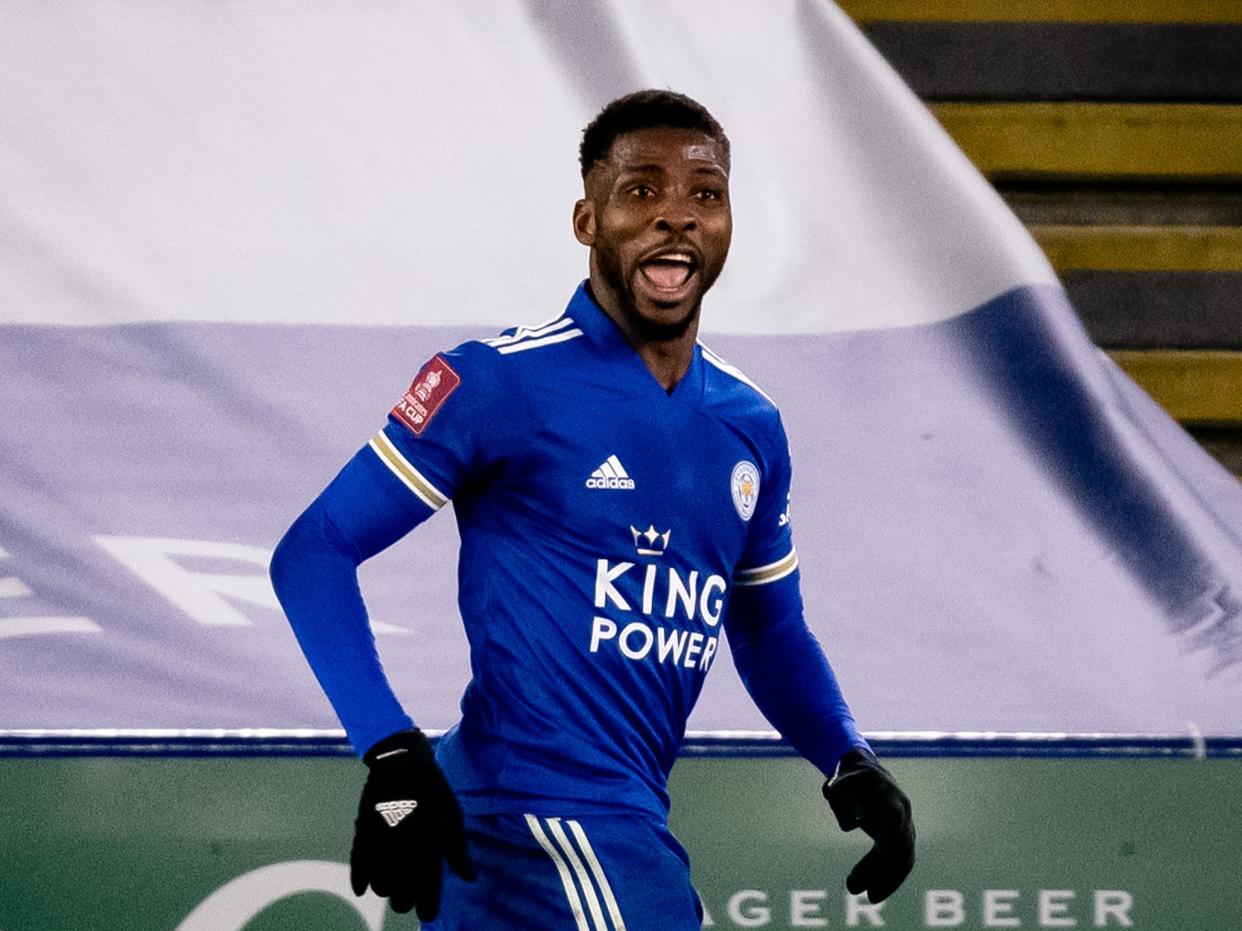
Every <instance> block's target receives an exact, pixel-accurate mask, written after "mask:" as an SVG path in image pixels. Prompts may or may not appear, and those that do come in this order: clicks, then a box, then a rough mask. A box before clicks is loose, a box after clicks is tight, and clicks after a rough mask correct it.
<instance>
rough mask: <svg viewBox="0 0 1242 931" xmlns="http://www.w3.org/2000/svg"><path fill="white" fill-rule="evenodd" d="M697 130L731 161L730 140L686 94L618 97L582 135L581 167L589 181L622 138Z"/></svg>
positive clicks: (657, 92) (645, 93)
mask: <svg viewBox="0 0 1242 931" xmlns="http://www.w3.org/2000/svg"><path fill="white" fill-rule="evenodd" d="M666 128H667V129H693V130H697V131H698V132H701V133H703V134H704V135H705V136H709V137H710V138H711V139H712V140H714V141H715V142H717V143H719V145H720V147H721V148H722V149H724V156H725V163H726V165H727V164H728V160H729V137H728V136H726V135H725V131H724V130H723V129H721V127H720V124H719V123H717V122H716V118H715V117H714V116H712V115H711V114H710V113H708V112H707V108H706V107H705V106H703V105H702V104H701V103H699V102H698V101H697V100H694V99H692V98H690V97H687V96H686V95H685V94H679V93H677V92H676V91H670V90H654V89H653V90H642V91H635V92H634V93H632V94H626V95H625V96H624V97H618V98H617V99H616V100H614V101H613V102H612V103H610V104H608V105H607V106H606V107H604V109H602V110H601V111H600V112H599V115H598V116H597V117H595V119H593V120H592V121H591V122H590V123H588V124H587V127H586V129H584V130H583V131H582V145H581V146H580V147H579V148H578V163H579V164H580V165H581V166H582V177H583V178H586V176H587V174H588V173H589V172H590V170H591V169H592V168H593V167H594V166H595V164H596V163H597V162H599V161H601V160H603V159H605V158H607V157H608V150H609V149H611V148H612V144H613V143H614V142H616V140H617V137H618V136H623V135H625V134H626V133H629V132H634V131H635V130H638V129H666Z"/></svg>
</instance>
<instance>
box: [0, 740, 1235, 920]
mask: <svg viewBox="0 0 1242 931" xmlns="http://www.w3.org/2000/svg"><path fill="white" fill-rule="evenodd" d="M890 768H891V769H892V770H893V772H894V773H895V775H896V776H897V777H898V779H899V780H900V782H901V783H902V785H903V786H904V787H905V788H906V790H907V792H908V793H909V795H910V797H911V799H912V801H913V803H914V809H915V816H916V823H917V826H918V832H919V848H918V857H919V858H918V863H917V865H916V866H915V869H914V873H913V874H912V875H911V877H910V878H909V880H908V881H907V883H906V885H905V886H904V887H903V888H902V889H901V890H900V891H899V892H898V893H897V894H896V895H894V896H893V897H892V898H891V899H890V900H889V901H887V902H885V903H883V905H882V906H878V907H877V906H871V905H869V903H867V902H866V900H865V899H863V900H859V899H855V898H853V897H851V896H849V895H847V894H846V892H845V888H844V877H845V875H846V873H847V872H848V871H849V868H850V866H851V865H852V863H853V862H854V861H855V860H856V859H857V858H858V857H859V856H861V855H862V853H863V852H864V851H865V849H866V845H867V841H866V839H865V838H864V837H862V836H861V835H858V834H853V835H843V834H841V833H840V832H839V831H838V830H837V828H836V826H835V823H834V822H833V821H832V818H831V814H830V812H829V810H828V808H827V805H826V804H825V803H824V802H823V800H822V798H821V797H820V794H819V782H820V780H819V777H818V775H817V774H816V772H815V771H814V770H813V769H812V768H811V767H810V766H809V765H808V764H806V763H805V762H802V761H801V760H798V759H796V758H792V757H788V756H694V757H688V758H684V759H682V760H681V761H679V762H678V764H677V766H676V767H675V769H674V772H673V777H672V781H671V791H672V797H673V814H672V824H673V828H674V830H675V831H676V833H677V834H678V835H679V836H680V838H681V839H682V841H683V842H684V843H685V845H686V847H687V848H688V849H689V850H690V853H691V856H692V858H693V862H694V877H695V883H696V886H697V888H698V889H699V892H700V895H701V896H702V899H703V902H704V904H705V906H706V908H707V912H708V921H707V922H706V923H705V927H714V928H720V929H732V928H768V929H785V928H849V927H859V928H868V927H886V928H910V929H914V928H962V929H975V928H1096V927H1111V928H1119V927H1130V928H1139V929H1149V931H1181V929H1196V931H1199V929H1219V931H1227V929H1238V928H1242V758H1239V757H1238V756H1236V755H1235V756H1224V757H1221V758H1208V759H1191V758H1182V757H1169V756H1165V757H1159V756H1156V757H1151V756H1137V757H1130V756H1124V755H1122V756H1116V755H1114V756H1110V757H1104V758H1101V757H1092V756H1087V757H1081V756H1080V757H1065V758H1062V757H1051V758H1050V757H1034V758H1031V757H1005V756H980V757H973V758H962V757H924V758H910V759H890ZM362 775H363V773H362V767H361V765H360V764H358V763H357V762H356V761H354V760H352V759H349V758H345V757H340V756H322V755H321V756H288V755H286V756H262V755H255V756H245V755H242V756H236V755H213V754H208V755H202V756H185V755H182V756H160V755H120V756H107V755H95V754H89V755H71V756H61V755H53V756H42V757H32V756H29V755H26V756H6V757H0V786H2V787H3V789H2V790H0V791H2V792H3V802H4V804H3V808H2V809H0V830H2V831H3V835H2V836H3V838H4V843H3V845H2V846H0V931H76V929H89V931H110V929H117V931H121V929H125V931H136V929H162V931H242V929H246V931H277V929H297V931H315V929H349V931H364V929H369V931H398V929H413V928H416V927H417V924H416V922H415V921H414V919H413V918H412V917H410V916H400V915H395V914H393V913H391V912H389V911H387V910H386V908H385V906H384V903H383V902H382V901H380V900H378V899H375V898H373V897H368V898H366V899H361V900H359V899H355V898H354V896H353V895H352V893H350V891H349V885H348V873H347V867H346V866H345V861H346V858H347V851H348V848H349V842H350V831H351V824H352V819H353V814H354V808H355V805H356V799H357V795H358V790H359V787H360V785H361V779H362ZM630 931H659V929H630Z"/></svg>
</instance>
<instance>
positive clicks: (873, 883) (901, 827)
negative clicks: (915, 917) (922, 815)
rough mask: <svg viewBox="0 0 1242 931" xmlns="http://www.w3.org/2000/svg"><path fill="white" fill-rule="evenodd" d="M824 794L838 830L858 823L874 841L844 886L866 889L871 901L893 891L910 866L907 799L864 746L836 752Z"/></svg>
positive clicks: (911, 844)
mask: <svg viewBox="0 0 1242 931" xmlns="http://www.w3.org/2000/svg"><path fill="white" fill-rule="evenodd" d="M824 798H826V799H828V804H829V805H830V806H831V807H832V813H833V814H834V815H836V816H837V824H839V825H841V830H843V831H852V830H854V828H862V829H863V831H864V832H866V833H867V834H868V835H870V837H871V839H872V840H874V841H875V843H874V844H873V845H872V847H871V849H870V850H869V851H868V852H867V854H866V855H865V856H864V857H863V858H862V859H861V860H859V861H858V863H857V864H856V865H855V866H854V869H852V870H850V875H849V877H848V878H847V879H846V880H845V888H846V889H848V890H849V891H850V893H851V894H853V895H859V894H861V893H863V892H866V893H867V898H868V899H870V900H871V901H872V902H873V903H875V902H883V901H884V900H885V899H887V898H888V897H889V896H890V895H892V894H893V893H894V892H896V891H897V887H898V886H900V885H901V884H902V882H903V881H904V880H905V878H906V877H907V876H909V875H910V870H911V869H912V868H913V867H914V822H913V821H912V820H911V818H910V800H909V799H908V798H906V793H904V792H902V791H901V789H900V788H899V787H898V786H897V783H896V782H895V781H894V780H893V777H892V776H891V775H889V772H888V770H886V769H885V768H884V767H883V766H881V765H880V764H879V762H878V761H877V760H876V758H875V756H874V754H872V753H871V751H869V750H863V749H860V748H858V749H854V750H850V751H848V752H847V753H846V754H845V756H843V757H841V762H840V763H839V764H838V765H837V772H836V775H834V776H833V777H832V778H831V779H830V780H828V781H827V782H825V783H824Z"/></svg>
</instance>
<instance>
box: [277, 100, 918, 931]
mask: <svg viewBox="0 0 1242 931" xmlns="http://www.w3.org/2000/svg"><path fill="white" fill-rule="evenodd" d="M580 155H581V165H582V176H583V183H584V196H583V198H582V199H581V200H580V201H578V203H577V204H576V205H575V208H574V214H573V230H574V235H575V236H576V237H577V239H578V240H579V242H581V243H582V244H583V245H585V246H587V247H588V248H589V250H590V275H589V278H588V279H587V281H585V282H584V283H583V284H582V285H581V286H579V288H578V290H577V292H576V293H575V294H574V295H573V297H572V298H571V300H570V302H569V305H568V307H567V308H566V309H565V311H564V312H563V313H562V314H561V315H560V316H558V317H556V318H554V319H552V320H549V321H548V322H546V323H544V324H541V325H538V326H527V327H516V328H514V329H511V330H507V331H505V332H504V333H503V334H502V335H500V336H497V337H494V338H490V339H483V340H479V341H472V342H468V343H465V344H463V345H461V346H458V347H457V348H456V349H453V350H452V351H449V352H444V353H441V354H439V355H437V356H435V357H433V358H432V359H431V360H430V361H428V362H427V363H426V364H425V365H424V366H423V367H422V369H421V370H420V371H419V372H418V374H417V375H416V376H415V378H414V381H413V382H412V383H411V385H410V388H409V390H408V391H407V392H406V393H405V395H404V396H403V397H402V398H401V400H400V401H399V402H398V403H397V405H396V407H394V409H393V410H392V412H391V413H390V415H389V418H388V423H387V424H386V425H385V426H384V428H383V429H382V430H380V431H379V432H378V433H376V434H375V436H374V437H373V438H372V439H371V441H370V442H369V443H368V444H367V445H366V446H365V447H363V448H362V449H361V450H360V451H359V452H358V454H357V455H356V456H355V457H354V458H353V459H352V460H351V461H350V462H349V463H348V464H347V465H346V466H345V468H344V469H343V470H342V471H341V473H340V474H339V475H338V476H337V477H336V478H335V479H334V480H333V481H332V483H331V484H330V485H329V486H328V487H327V489H325V490H324V492H323V493H322V494H321V495H320V496H319V497H318V498H317V499H316V500H315V501H314V502H313V503H312V504H311V506H310V507H309V508H308V509H307V510H306V511H305V512H304V513H303V514H302V515H301V516H300V517H299V518H298V520H297V521H296V522H295V523H294V525H293V526H292V527H291V528H290V530H289V532H288V533H287V534H286V535H285V537H284V539H282V540H281V543H280V545H279V546H278V547H277V550H276V554H275V556H274V558H273V562H272V579H273V582H274V584H275V586H276V591H277V594H278V595H279V596H280V600H281V604H282V605H283V607H284V609H285V611H286V613H287V614H288V616H289V620H290V622H291V624H292V625H293V629H294V631H295V633H296V635H297V637H298V641H299V643H300V644H301V647H302V649H303V651H304V652H305V654H306V657H307V659H308V661H309V662H310V665H311V667H312V668H313V670H314V672H315V674H316V676H317V677H318V679H319V682H320V683H321V685H322V686H323V688H324V690H325V692H326V693H327V695H328V697H329V699H330V700H331V702H332V704H333V707H334V708H335V710H336V712H337V714H338V715H339V717H340V719H341V722H342V724H343V725H344V727H345V729H346V732H347V733H348V735H349V738H350V740H351V742H352V744H353V746H354V747H355V748H356V750H357V751H358V753H359V754H360V755H361V756H362V757H363V759H364V760H365V762H366V764H367V766H368V767H369V775H368V778H367V782H366V785H365V787H364V789H363V793H362V800H361V802H360V805H359V812H358V818H357V821H356V833H355V840H354V846H353V850H352V853H351V875H352V879H353V884H354V888H355V891H356V892H358V893H359V894H362V893H363V892H364V891H365V890H366V889H367V888H368V887H370V888H371V889H373V890H374V891H375V892H376V893H377V894H379V895H381V896H387V897H389V898H390V900H391V903H392V906H393V907H394V908H395V909H396V910H398V911H409V910H410V909H411V908H415V909H416V910H417V912H418V915H419V917H420V919H422V920H423V922H424V927H426V928H428V929H435V931H461V929H478V928H506V929H507V928H531V929H535V928H539V929H548V928H553V929H554V928H565V929H577V931H623V929H627V928H628V929H630V931H682V929H685V931H689V929H692V928H698V927H699V926H700V923H701V920H702V910H701V907H700V905H699V902H698V899H697V896H696V895H695V893H694V890H693V888H692V886H691V884H690V873H689V865H688V860H687V857H686V854H685V851H684V850H683V849H682V848H681V846H680V845H679V844H678V843H677V841H676V839H675V838H674V837H673V836H672V835H671V834H670V833H669V831H668V827H667V814H668V795H667V790H666V780H667V777H668V773H669V770H670V768H671V767H672V765H673V762H674V760H675V759H676V755H677V751H678V748H679V746H680V744H681V740H682V738H683V736H684V731H685V724H686V719H687V717H688V716H689V714H690V711H691V708H692V707H693V705H694V702H695V699H696V698H697V696H698V694H699V691H700V689H701V687H702V684H703V680H704V677H705V676H706V674H707V672H708V670H709V669H710V667H711V665H712V661H713V659H714V657H715V656H716V653H717V651H718V649H719V645H720V640H721V635H722V632H724V631H727V632H728V641H729V644H730V648H731V650H732V653H733V657H734V661H735V664H736V666H737V668H738V671H739V673H740V675H741V677H742V679H743V681H744V683H745V685H746V687H747V689H748V690H749V692H750V694H751V696H752V697H753V698H754V700H755V702H756V703H757V705H758V706H759V708H760V710H761V711H763V713H764V714H765V716H766V717H767V718H768V720H769V721H771V722H772V724H773V725H774V726H775V727H776V728H777V730H779V731H780V733H781V734H782V736H783V737H784V738H785V739H786V740H787V741H789V742H790V743H791V744H792V745H793V746H794V747H795V748H796V749H797V750H798V751H799V752H800V753H802V754H803V755H804V756H806V757H807V759H809V760H810V761H811V762H812V763H814V764H815V765H816V766H817V767H819V769H820V770H821V771H822V772H823V773H824V775H825V776H826V777H829V780H828V781H827V782H826V783H825V788H824V794H825V796H826V797H827V799H828V801H829V803H830V805H831V807H832V810H833V812H834V813H835V814H836V816H837V819H838V821H839V822H840V824H841V826H842V827H843V828H844V829H846V830H850V829H853V828H854V827H862V828H863V830H864V831H866V832H867V833H868V834H870V835H871V836H872V837H873V838H874V840H875V844H874V846H873V847H872V849H871V850H870V852H868V854H867V855H866V856H865V857H864V858H863V859H862V860H861V861H860V862H859V864H858V866H857V867H855V869H854V870H853V872H852V873H851V874H850V876H849V878H848V879H847V883H846V884H847V888H849V890H850V891H851V892H853V893H855V894H859V893H862V892H866V893H867V894H868V896H869V897H870V899H871V900H872V901H873V902H878V901H881V900H882V899H884V898H885V897H887V896H888V895H889V894H891V893H892V892H893V891H894V890H895V889H896V888H897V887H898V886H899V885H900V883H901V882H902V880H903V879H904V878H905V876H906V875H907V874H908V872H909V870H910V868H911V867H912V865H913V862H914V830H913V827H912V824H911V820H910V805H909V802H908V800H907V799H906V797H905V795H904V794H903V793H902V792H901V790H900V789H899V788H898V787H897V785H896V783H895V782H894V781H893V779H892V777H891V776H890V775H889V774H888V773H887V772H886V771H885V770H884V769H883V768H882V767H881V766H880V765H879V764H878V763H877V762H876V760H875V757H874V755H873V754H872V753H871V750H870V748H869V747H868V746H867V743H866V741H865V740H864V739H863V738H862V737H861V736H860V735H859V733H858V730H857V728H856V726H855V724H854V720H853V718H852V717H851V715H850V712H849V708H848V707H847V705H846V703H845V700H844V699H843V698H842V695H841V691H840V689H839V688H838V686H837V682H836V679H835V677H834V676H833V673H832V670H831V668H830V667H829V665H828V662H827V660H826V659H825V657H824V654H823V651H822V650H821V649H820V647H819V645H818V643H817V642H816V641H815V639H814V637H813V636H812V634H811V633H810V631H809V629H808V628H807V625H806V623H805V621H804V620H803V613H802V600H801V595H800V593H799V583H798V561H797V554H796V552H795V550H794V546H793V539H792V528H791V526H790V521H789V511H788V498H789V483H790V464H789V454H788V444H787V442H786V439H785V434H784V430H783V427H782V425H781V420H780V416H779V414H778V412H777V410H776V408H775V406H774V405H773V404H772V402H771V400H770V399H769V398H768V397H767V396H766V395H765V394H764V393H763V392H762V391H761V390H759V389H758V388H757V387H756V386H755V385H754V384H753V383H751V382H750V381H749V380H748V379H747V378H746V377H745V376H744V375H743V374H742V373H741V372H739V371H738V370H736V369H735V368H733V367H732V366H730V365H729V364H728V363H726V362H724V361H723V360H721V359H720V358H719V357H717V356H716V355H714V354H713V353H712V352H711V351H710V350H708V349H707V348H706V347H704V346H702V345H701V344H700V343H698V341H697V338H696V337H697V332H698V324H699V313H700V306H701V302H702V299H703V295H704V294H705V293H706V292H707V290H708V289H709V288H710V287H711V285H712V283H713V282H714V281H715V280H716V278H717V276H718V275H719V274H720V271H721V269H722V268H723V266H724V262H725V258H726V256H727V254H728V250H729V242H730V237H731V234H732V214H731V210H730V204H729V167H730V155H729V142H728V139H727V137H726V136H725V134H724V132H723V130H722V129H721V128H720V126H719V124H718V123H717V122H716V121H715V119H713V118H712V116H711V115H710V114H709V113H708V112H707V111H706V110H705V109H704V108H703V107H702V106H701V105H699V104H698V103H696V102H695V101H693V100H690V99H689V98H687V97H684V96H682V95H679V94H674V93H671V92H667V91H643V92H639V93H636V94H631V95H628V96H626V97H622V98H620V99H618V100H616V101H613V102H612V103H611V104H609V105H608V106H607V107H605V108H604V110H603V111H602V112H601V113H600V114H599V116H598V117H597V118H596V119H595V120H594V121H593V122H592V123H591V124H590V125H589V126H588V127H587V128H586V130H585V131H584V133H583V139H582V146H581V151H580ZM450 500H451V501H453V504H454V511H455V513H456V517H457V522H458V527H459V530H460V533H461V556H460V563H459V604H460V608H461V615H462V619H463V621H464V623H465V628H466V635H467V638H468V640H469V642H470V651H471V654H470V660H471V680H470V683H469V685H468V686H467V687H466V691H465V694H464V696H463V698H462V703H461V707H462V719H461V721H460V722H459V723H458V724H457V725H456V726H455V727H454V728H452V729H451V730H450V731H449V732H448V733H447V734H446V735H445V736H444V737H443V738H442V739H441V740H440V742H439V744H438V745H437V746H436V748H435V750H434V752H433V750H432V748H431V747H430V745H429V743H428V741H427V740H426V738H425V737H424V736H423V735H422V733H421V732H420V731H419V730H418V729H417V728H416V727H415V724H414V721H413V720H412V719H411V718H410V717H409V716H408V715H407V714H406V712H405V711H404V710H403V709H402V708H401V706H400V705H399V703H398V702H397V699H396V698H395V696H394V695H393V692H392V690H391V688H390V687H389V684H388V682H387V680H386V679H385V676H384V672H383V669H382V667H381V665H380V662H379V658H378V656H377V654H376V652H375V647H374V642H373V639H372V638H371V635H370V629H369V625H368V620H367V615H366V609H365V607H364V605H363V602H362V598H361V596H360V593H359V590H358V582H357V566H358V564H359V563H360V562H361V561H362V560H364V559H367V558H368V557H370V556H371V555H373V554H375V553H377V552H379V551H380V550H382V549H384V548H385V547H387V546H389V545H391V544H392V543H394V542H395V541H396V540H398V539H400V538H401V537H402V536H404V535H405V534H406V533H408V532H409V531H410V530H411V529H413V528H414V527H415V526H416V525H417V524H419V523H421V522H422V521H423V520H425V519H426V518H428V517H429V516H431V515H432V514H433V513H434V512H435V511H436V510H438V509H439V508H441V507H442V506H444V505H445V504H446V503H448V501H450Z"/></svg>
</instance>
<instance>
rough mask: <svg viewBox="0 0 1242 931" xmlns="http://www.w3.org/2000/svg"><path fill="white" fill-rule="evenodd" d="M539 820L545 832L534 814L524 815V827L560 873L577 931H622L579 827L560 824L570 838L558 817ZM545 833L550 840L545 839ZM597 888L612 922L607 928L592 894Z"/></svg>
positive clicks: (622, 922)
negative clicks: (541, 821)
mask: <svg viewBox="0 0 1242 931" xmlns="http://www.w3.org/2000/svg"><path fill="white" fill-rule="evenodd" d="M543 821H544V824H546V826H547V829H548V830H547V832H545V831H544V829H543V827H544V825H543V824H540V819H539V818H536V817H535V816H534V815H527V816H526V824H527V825H528V826H529V827H530V830H531V833H532V834H534V835H535V840H537V841H538V842H539V846H540V847H542V848H543V850H544V852H545V853H546V854H547V855H548V856H549V857H551V858H552V862H553V863H554V864H556V871H557V873H559V874H560V877H561V884H562V885H563V886H564V887H565V897H566V898H567V899H568V901H569V908H570V911H572V912H573V915H574V921H575V922H577V926H578V931H626V928H625V920H624V919H623V918H622V917H621V909H620V907H619V906H618V905H617V899H616V896H615V895H613V892H612V886H611V885H610V884H609V882H608V877H607V876H606V875H605V874H604V868H603V866H602V865H601V864H600V862H599V858H598V857H597V856H596V855H595V851H594V849H592V847H591V842H590V841H589V840H587V836H586V831H584V830H583V829H582V825H581V824H579V823H578V822H577V821H573V820H569V821H565V822H564V824H565V825H567V826H568V827H569V834H572V835H573V838H572V839H571V838H570V836H569V834H567V833H566V832H565V828H564V827H562V822H561V819H560V818H545V819H543ZM549 833H550V834H551V838H549V836H548V834H549ZM575 841H576V842H577V843H576V845H575ZM588 868H589V870H590V873H589V874H588V872H587V870H588ZM575 877H576V878H577V880H578V882H577V883H576V884H575V883H574V879H575ZM592 877H594V880H595V881H594V883H592V881H591V879H592ZM597 887H598V889H599V892H600V895H602V896H603V898H604V908H606V909H607V911H608V917H609V918H610V919H612V921H611V926H610V925H609V922H608V921H607V920H606V919H605V918H604V912H603V910H602V909H601V908H600V902H599V896H597V895H596V888H597ZM579 890H581V892H582V895H581V896H579ZM583 897H585V898H586V902H587V909H588V910H589V912H590V917H591V927H588V925H587V914H586V912H584V911H583V907H582V898H583Z"/></svg>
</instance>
